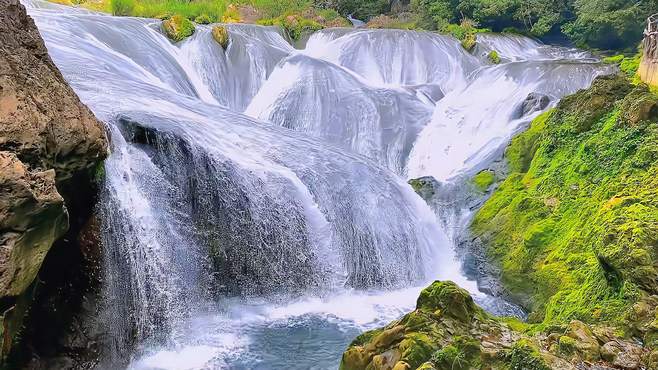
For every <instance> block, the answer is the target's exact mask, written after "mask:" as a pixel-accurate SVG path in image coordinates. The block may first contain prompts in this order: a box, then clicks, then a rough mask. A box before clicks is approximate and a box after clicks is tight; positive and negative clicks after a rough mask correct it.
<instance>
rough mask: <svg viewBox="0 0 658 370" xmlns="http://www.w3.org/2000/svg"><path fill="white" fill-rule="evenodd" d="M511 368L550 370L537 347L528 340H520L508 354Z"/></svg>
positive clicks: (512, 369) (518, 369) (514, 369)
mask: <svg viewBox="0 0 658 370" xmlns="http://www.w3.org/2000/svg"><path fill="white" fill-rule="evenodd" d="M508 361H509V367H510V370H550V367H549V366H548V365H547V364H546V362H545V361H544V360H543V359H542V357H541V355H540V354H539V351H538V350H537V348H536V347H535V346H534V344H532V343H531V342H530V341H528V340H519V341H517V342H516V343H514V345H513V346H512V349H511V350H510V352H509V355H508Z"/></svg>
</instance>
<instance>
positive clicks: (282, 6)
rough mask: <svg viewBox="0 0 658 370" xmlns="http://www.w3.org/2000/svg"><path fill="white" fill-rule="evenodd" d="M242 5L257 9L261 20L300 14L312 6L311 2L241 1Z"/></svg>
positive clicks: (308, 0)
mask: <svg viewBox="0 0 658 370" xmlns="http://www.w3.org/2000/svg"><path fill="white" fill-rule="evenodd" d="M242 3H244V4H247V5H251V6H253V7H254V8H256V9H258V10H259V11H260V12H261V13H262V15H263V18H277V17H281V16H283V15H287V14H293V13H301V12H303V11H304V10H307V9H310V8H311V7H312V5H313V2H312V1H311V0H243V1H242Z"/></svg>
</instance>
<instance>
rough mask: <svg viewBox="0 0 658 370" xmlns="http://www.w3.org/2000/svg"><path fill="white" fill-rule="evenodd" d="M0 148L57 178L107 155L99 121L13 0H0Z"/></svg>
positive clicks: (66, 176)
mask: <svg viewBox="0 0 658 370" xmlns="http://www.w3.org/2000/svg"><path fill="white" fill-rule="evenodd" d="M0 150H5V151H9V152H12V153H15V154H16V156H17V157H18V159H19V160H20V161H21V162H23V163H24V164H25V165H26V166H28V167H29V169H30V170H31V171H44V170H47V169H54V170H55V175H56V178H57V181H58V182H60V181H62V180H64V179H67V178H70V177H71V176H72V175H73V174H74V173H76V172H80V171H83V170H86V169H89V168H91V167H93V166H95V165H96V163H98V162H99V161H101V160H102V159H103V158H105V156H106V155H107V139H106V137H105V131H104V128H103V125H102V124H101V123H100V122H99V121H97V120H96V118H95V117H94V116H93V114H92V113H91V112H90V111H89V109H88V108H87V107H85V106H84V105H83V104H82V103H81V102H80V99H78V97H77V96H76V95H75V93H74V92H73V90H72V89H71V88H70V87H69V86H68V84H67V83H66V81H64V78H63V77H62V75H61V73H60V72H59V70H57V67H55V65H54V64H53V62H52V61H51V60H50V57H49V56H48V51H47V50H46V47H45V45H44V43H43V41H42V40H41V36H40V35H39V32H38V31H37V28H36V26H35V24H34V21H32V19H31V18H30V17H28V16H27V14H26V13H25V9H24V8H23V6H22V5H20V4H19V2H18V1H17V0H0Z"/></svg>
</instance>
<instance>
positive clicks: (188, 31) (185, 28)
mask: <svg viewBox="0 0 658 370" xmlns="http://www.w3.org/2000/svg"><path fill="white" fill-rule="evenodd" d="M162 31H163V32H164V34H165V35H166V36H167V37H168V38H169V39H170V40H171V41H174V42H179V41H183V40H185V39H186V38H188V37H190V36H192V34H193V33H194V23H192V21H190V20H189V19H187V18H185V17H183V16H182V15H174V16H173V17H171V18H169V19H165V20H164V21H162Z"/></svg>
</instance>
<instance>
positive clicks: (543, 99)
mask: <svg viewBox="0 0 658 370" xmlns="http://www.w3.org/2000/svg"><path fill="white" fill-rule="evenodd" d="M548 103H550V99H549V98H548V96H546V95H544V94H539V93H534V92H533V93H530V94H528V96H527V97H526V98H525V100H523V102H522V103H521V106H520V107H519V110H518V112H517V114H516V117H517V118H521V117H525V116H527V115H529V114H531V113H534V112H539V111H541V110H544V109H546V107H548Z"/></svg>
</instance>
